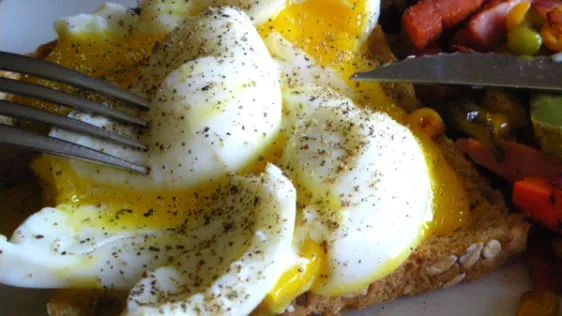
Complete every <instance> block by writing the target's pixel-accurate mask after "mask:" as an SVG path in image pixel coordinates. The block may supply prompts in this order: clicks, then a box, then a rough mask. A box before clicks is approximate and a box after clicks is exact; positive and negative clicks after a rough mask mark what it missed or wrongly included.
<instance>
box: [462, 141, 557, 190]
mask: <svg viewBox="0 0 562 316" xmlns="http://www.w3.org/2000/svg"><path fill="white" fill-rule="evenodd" d="M456 144H457V148H459V150H461V151H462V152H463V153H465V154H467V155H468V156H469V157H470V159H472V160H473V161H474V162H475V163H477V164H479V165H481V166H483V167H484V168H486V169H488V170H490V171H492V172H494V173H495V174H497V175H499V176H501V177H502V178H504V179H506V180H508V181H511V182H515V181H519V180H523V179H525V178H529V177H544V178H547V179H554V178H556V177H558V176H560V175H562V162H561V161H559V160H558V159H555V158H552V157H550V156H548V155H546V154H545V153H543V152H541V151H539V150H536V149H534V148H532V147H529V146H527V145H523V144H518V143H516V142H510V141H508V142H506V143H505V155H504V159H503V160H502V161H498V160H496V158H495V157H494V155H493V154H492V153H491V152H490V149H489V148H488V147H487V146H486V145H485V144H483V143H482V142H479V141H477V140H474V139H459V140H457V141H456Z"/></svg>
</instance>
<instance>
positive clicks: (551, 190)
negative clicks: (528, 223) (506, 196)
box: [512, 178, 562, 233]
mask: <svg viewBox="0 0 562 316" xmlns="http://www.w3.org/2000/svg"><path fill="white" fill-rule="evenodd" d="M512 199H513V204H515V205H516V206H517V207H519V208H520V209H521V211H522V212H523V213H525V214H526V215H527V216H529V217H530V218H532V219H533V220H535V221H537V222H538V223H540V224H542V225H543V226H545V227H547V228H549V229H551V230H553V231H555V232H557V233H562V190H560V188H558V187H557V186H555V185H553V184H552V182H551V181H550V180H548V179H545V178H527V179H524V180H521V181H517V182H515V185H514V187H513V197H512Z"/></svg>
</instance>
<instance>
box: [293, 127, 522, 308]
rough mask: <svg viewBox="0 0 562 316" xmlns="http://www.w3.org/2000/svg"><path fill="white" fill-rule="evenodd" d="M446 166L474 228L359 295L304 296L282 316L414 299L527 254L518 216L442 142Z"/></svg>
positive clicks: (421, 253)
mask: <svg viewBox="0 0 562 316" xmlns="http://www.w3.org/2000/svg"><path fill="white" fill-rule="evenodd" d="M439 142H440V147H441V148H442V150H443V152H444V153H445V156H446V158H447V161H448V162H449V164H450V165H451V166H452V167H453V168H454V169H455V170H456V171H457V174H458V176H459V177H460V178H461V180H462V182H463V183H464V185H465V186H466V188H467V191H468V194H469V201H470V211H471V213H472V217H473V222H472V223H471V224H470V226H468V227H466V228H464V229H461V230H459V231H457V232H455V233H454V234H452V235H451V236H446V237H430V238H429V239H427V240H426V241H425V242H422V243H421V244H420V245H419V246H418V247H417V248H416V250H415V251H414V252H413V253H412V255H410V257H409V258H408V259H407V260H406V262H404V264H402V266H400V268H398V269H397V270H396V271H395V272H394V273H392V274H390V275H389V276H387V277H385V278H384V279H381V280H379V281H376V282H374V283H373V284H371V286H369V289H368V290H367V292H366V293H365V294H364V295H360V296H356V297H320V296H316V295H312V294H308V293H305V294H303V295H302V296H301V297H299V298H298V299H297V300H295V302H294V304H293V308H294V311H292V312H291V313H286V314H287V315H311V314H315V313H321V314H322V315H335V314H338V313H339V312H340V311H342V310H344V309H360V308H365V307H368V306H372V305H375V304H379V303H382V302H386V301H390V300H393V299H396V298H399V297H401V296H411V295H417V294H421V293H424V292H428V291H431V290H435V289H440V288H446V287H450V286H453V285H455V284H457V283H460V282H467V281H471V280H475V279H478V278H480V277H482V276H484V275H486V274H487V273H489V272H491V271H492V270H494V269H497V268H499V267H500V266H502V265H503V264H505V263H506V262H508V261H509V260H512V259H513V258H515V257H516V256H517V255H519V254H521V253H522V252H523V251H525V249H526V245H527V233H528V230H529V227H530V226H529V224H528V223H527V222H526V221H525V219H524V218H523V217H522V216H521V215H519V214H509V213H508V210H507V208H506V206H505V202H504V199H503V196H502V194H501V193H500V192H499V191H497V190H494V189H492V187H491V186H490V184H489V182H488V181H487V179H486V178H484V177H483V176H481V175H480V174H478V172H477V170H476V168H475V167H474V166H473V165H472V163H470V162H469V161H467V160H466V159H465V158H464V157H463V155H462V154H461V153H460V152H459V151H458V150H457V149H456V148H455V146H454V143H453V142H452V141H450V140H448V139H446V138H443V139H441V140H440V141H439Z"/></svg>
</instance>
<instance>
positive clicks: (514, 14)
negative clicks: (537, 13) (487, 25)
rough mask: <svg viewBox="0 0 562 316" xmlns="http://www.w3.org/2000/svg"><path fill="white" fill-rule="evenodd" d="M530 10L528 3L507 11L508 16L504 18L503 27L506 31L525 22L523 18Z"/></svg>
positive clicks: (522, 3)
mask: <svg viewBox="0 0 562 316" xmlns="http://www.w3.org/2000/svg"><path fill="white" fill-rule="evenodd" d="M530 8H531V3H530V2H521V3H520V4H518V5H516V6H515V7H513V9H511V11H509V14H508V15H507V17H506V18H505V26H506V28H507V30H508V31H511V30H513V29H515V28H516V27H517V26H519V25H520V24H521V23H523V21H524V20H525V16H526V15H527V12H529V9H530Z"/></svg>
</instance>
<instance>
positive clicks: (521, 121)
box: [481, 88, 529, 128]
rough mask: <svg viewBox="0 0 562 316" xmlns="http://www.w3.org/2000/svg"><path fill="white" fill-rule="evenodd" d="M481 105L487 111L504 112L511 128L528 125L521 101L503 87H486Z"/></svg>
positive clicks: (527, 115)
mask: <svg viewBox="0 0 562 316" xmlns="http://www.w3.org/2000/svg"><path fill="white" fill-rule="evenodd" d="M481 105H482V107H483V108H484V109H486V110H488V111H491V112H497V113H503V114H505V115H506V116H507V117H508V118H509V123H510V124H511V126H512V127H513V128H522V127H525V126H527V125H529V114H528V113H527V110H525V107H524V106H523V104H522V103H521V101H519V99H517V98H516V97H515V96H513V95H512V94H510V93H508V92H507V91H505V90H504V89H495V88H491V89H487V90H486V94H485V96H484V98H483V99H482V102H481Z"/></svg>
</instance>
